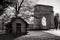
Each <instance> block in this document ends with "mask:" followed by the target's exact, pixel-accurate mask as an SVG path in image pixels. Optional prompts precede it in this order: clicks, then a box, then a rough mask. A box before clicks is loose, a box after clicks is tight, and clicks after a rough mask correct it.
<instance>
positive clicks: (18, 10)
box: [18, 0, 24, 11]
mask: <svg viewBox="0 0 60 40" xmlns="http://www.w3.org/2000/svg"><path fill="white" fill-rule="evenodd" d="M23 2H24V0H22V2H21V4H20V6H19V7H18V11H19V10H20V8H21V5H22V3H23Z"/></svg>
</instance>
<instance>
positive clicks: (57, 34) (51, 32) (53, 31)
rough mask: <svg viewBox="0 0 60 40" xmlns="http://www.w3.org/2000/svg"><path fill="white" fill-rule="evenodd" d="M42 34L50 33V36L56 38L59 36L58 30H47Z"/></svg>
mask: <svg viewBox="0 0 60 40" xmlns="http://www.w3.org/2000/svg"><path fill="white" fill-rule="evenodd" d="M44 32H47V33H50V34H53V35H56V36H60V30H59V29H57V30H55V29H54V30H47V31H44Z"/></svg>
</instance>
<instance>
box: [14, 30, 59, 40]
mask: <svg viewBox="0 0 60 40" xmlns="http://www.w3.org/2000/svg"><path fill="white" fill-rule="evenodd" d="M48 31H49V30H48ZM14 40H60V37H58V36H56V35H54V34H51V33H49V32H47V31H28V35H25V36H22V37H18V38H16V39H14Z"/></svg>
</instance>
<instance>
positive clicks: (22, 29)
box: [12, 19, 26, 34]
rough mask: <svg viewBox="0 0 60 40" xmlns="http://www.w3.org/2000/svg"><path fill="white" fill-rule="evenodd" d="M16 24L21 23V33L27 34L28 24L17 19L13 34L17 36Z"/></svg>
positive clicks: (13, 25)
mask: <svg viewBox="0 0 60 40" xmlns="http://www.w3.org/2000/svg"><path fill="white" fill-rule="evenodd" d="M16 23H20V24H21V33H25V32H26V23H25V22H24V21H22V20H20V19H17V20H16V21H14V22H13V23H12V27H13V28H12V32H13V33H15V34H16V31H17V26H16Z"/></svg>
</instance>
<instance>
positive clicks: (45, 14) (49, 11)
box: [34, 4, 54, 29]
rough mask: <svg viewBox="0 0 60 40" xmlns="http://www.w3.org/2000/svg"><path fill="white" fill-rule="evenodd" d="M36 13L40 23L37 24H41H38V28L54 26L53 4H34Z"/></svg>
mask: <svg viewBox="0 0 60 40" xmlns="http://www.w3.org/2000/svg"><path fill="white" fill-rule="evenodd" d="M34 15H35V16H36V17H37V18H38V19H39V24H37V23H35V25H39V26H36V27H38V29H39V28H40V29H52V28H54V12H53V6H49V5H40V4H37V5H35V6H34ZM34 22H36V21H34Z"/></svg>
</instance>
